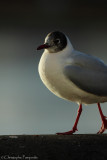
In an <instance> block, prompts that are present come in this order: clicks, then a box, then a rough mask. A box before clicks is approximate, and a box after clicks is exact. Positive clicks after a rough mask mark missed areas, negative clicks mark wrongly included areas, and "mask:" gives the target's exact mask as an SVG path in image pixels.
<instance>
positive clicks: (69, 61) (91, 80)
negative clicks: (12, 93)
mask: <svg viewBox="0 0 107 160" xmlns="http://www.w3.org/2000/svg"><path fill="white" fill-rule="evenodd" d="M40 49H45V50H44V52H43V54H42V57H41V59H40V62H39V68H38V69H39V75H40V78H41V80H42V81H43V83H44V84H45V85H46V87H47V88H48V89H49V90H50V91H51V92H52V93H54V94H55V95H56V96H58V97H60V98H63V99H66V100H70V101H73V102H76V103H78V104H79V109H78V112H77V117H76V120H75V123H74V126H73V128H72V130H70V131H68V132H64V133H57V134H62V135H71V134H73V133H74V132H75V131H77V124H78V121H79V118H80V115H81V112H82V104H92V103H97V106H98V109H99V113H100V116H101V120H102V126H101V129H100V130H99V131H98V133H99V134H101V133H103V132H104V131H105V129H107V120H106V117H105V116H104V114H103V112H102V110H101V107H100V103H102V102H107V65H106V64H104V62H103V61H102V60H100V59H99V58H97V57H95V56H91V55H87V54H84V53H82V52H79V51H76V50H75V49H74V48H73V46H72V44H71V43H70V40H69V39H68V37H67V36H66V35H65V34H63V33H62V32H59V31H54V32H51V33H49V34H48V35H47V36H46V38H45V42H44V44H43V45H41V46H39V47H38V48H37V50H40Z"/></svg>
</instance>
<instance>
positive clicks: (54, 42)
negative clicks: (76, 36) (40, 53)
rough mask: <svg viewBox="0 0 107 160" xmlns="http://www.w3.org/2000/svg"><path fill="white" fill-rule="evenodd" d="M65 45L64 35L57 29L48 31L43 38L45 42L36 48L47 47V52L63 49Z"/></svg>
mask: <svg viewBox="0 0 107 160" xmlns="http://www.w3.org/2000/svg"><path fill="white" fill-rule="evenodd" d="M66 45H67V38H66V36H65V35H64V34H63V33H62V32H59V31H54V32H51V33H49V34H48V35H47V36H46V38H45V43H44V44H43V45H41V46H39V47H38V48H37V50H40V49H48V51H49V53H56V52H59V51H61V50H63V49H64V48H65V47H66Z"/></svg>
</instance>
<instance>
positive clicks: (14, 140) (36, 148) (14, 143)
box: [0, 134, 107, 160]
mask: <svg viewBox="0 0 107 160" xmlns="http://www.w3.org/2000/svg"><path fill="white" fill-rule="evenodd" d="M0 157H1V159H30V160H31V159H38V160H76V159H79V160H105V159H107V135H106V134H103V135H91V134H90V135H88V134H84V135H83V134H78V135H71V136H63V135H20V136H0Z"/></svg>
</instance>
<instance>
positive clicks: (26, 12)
mask: <svg viewBox="0 0 107 160" xmlns="http://www.w3.org/2000/svg"><path fill="white" fill-rule="evenodd" d="M54 30H60V31H62V32H64V33H66V34H67V35H68V37H69V39H70V40H71V42H72V44H73V46H74V48H75V49H77V50H80V51H82V52H85V53H87V54H93V55H96V56H98V57H99V58H101V59H103V60H104V62H105V63H107V4H106V0H100V1H97V0H96V1H95V0H87V1H86V0H84V1H83V0H82V1H79V0H59V1H58V0H57V1H55V0H54V1H51V0H45V1H43V0H26V1H25V0H23V1H21V0H16V1H14V0H4V1H0V134H4V135H5V134H53V133H56V132H61V131H68V130H70V129H71V128H72V126H73V123H74V121H75V118H76V114H77V108H78V105H77V104H75V103H72V102H68V101H65V100H62V99H60V98H58V97H56V96H55V95H53V94H52V93H51V92H50V91H48V89H46V87H45V86H44V85H43V84H42V82H41V80H40V78H39V74H38V63H39V59H40V56H41V55H42V52H43V51H39V52H37V51H36V48H37V46H38V45H40V44H42V43H43V42H44V38H45V36H46V35H47V34H48V33H49V32H51V31H54ZM102 109H103V111H104V114H105V115H107V103H104V104H102ZM100 126H101V120H100V116H99V112H98V109H97V105H96V104H92V105H88V106H84V107H83V114H82V116H81V118H80V122H79V126H78V129H79V132H77V133H96V132H97V131H98V130H99V129H100ZM106 133H107V132H106Z"/></svg>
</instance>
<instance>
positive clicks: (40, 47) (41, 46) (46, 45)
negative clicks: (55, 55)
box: [37, 44, 50, 50]
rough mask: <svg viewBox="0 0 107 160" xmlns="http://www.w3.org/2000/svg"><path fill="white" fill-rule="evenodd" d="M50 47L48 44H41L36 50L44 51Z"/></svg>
mask: <svg viewBox="0 0 107 160" xmlns="http://www.w3.org/2000/svg"><path fill="white" fill-rule="evenodd" d="M49 47H50V46H49V45H48V44H42V45H40V46H39V47H38V48H37V50H40V49H45V48H49Z"/></svg>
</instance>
